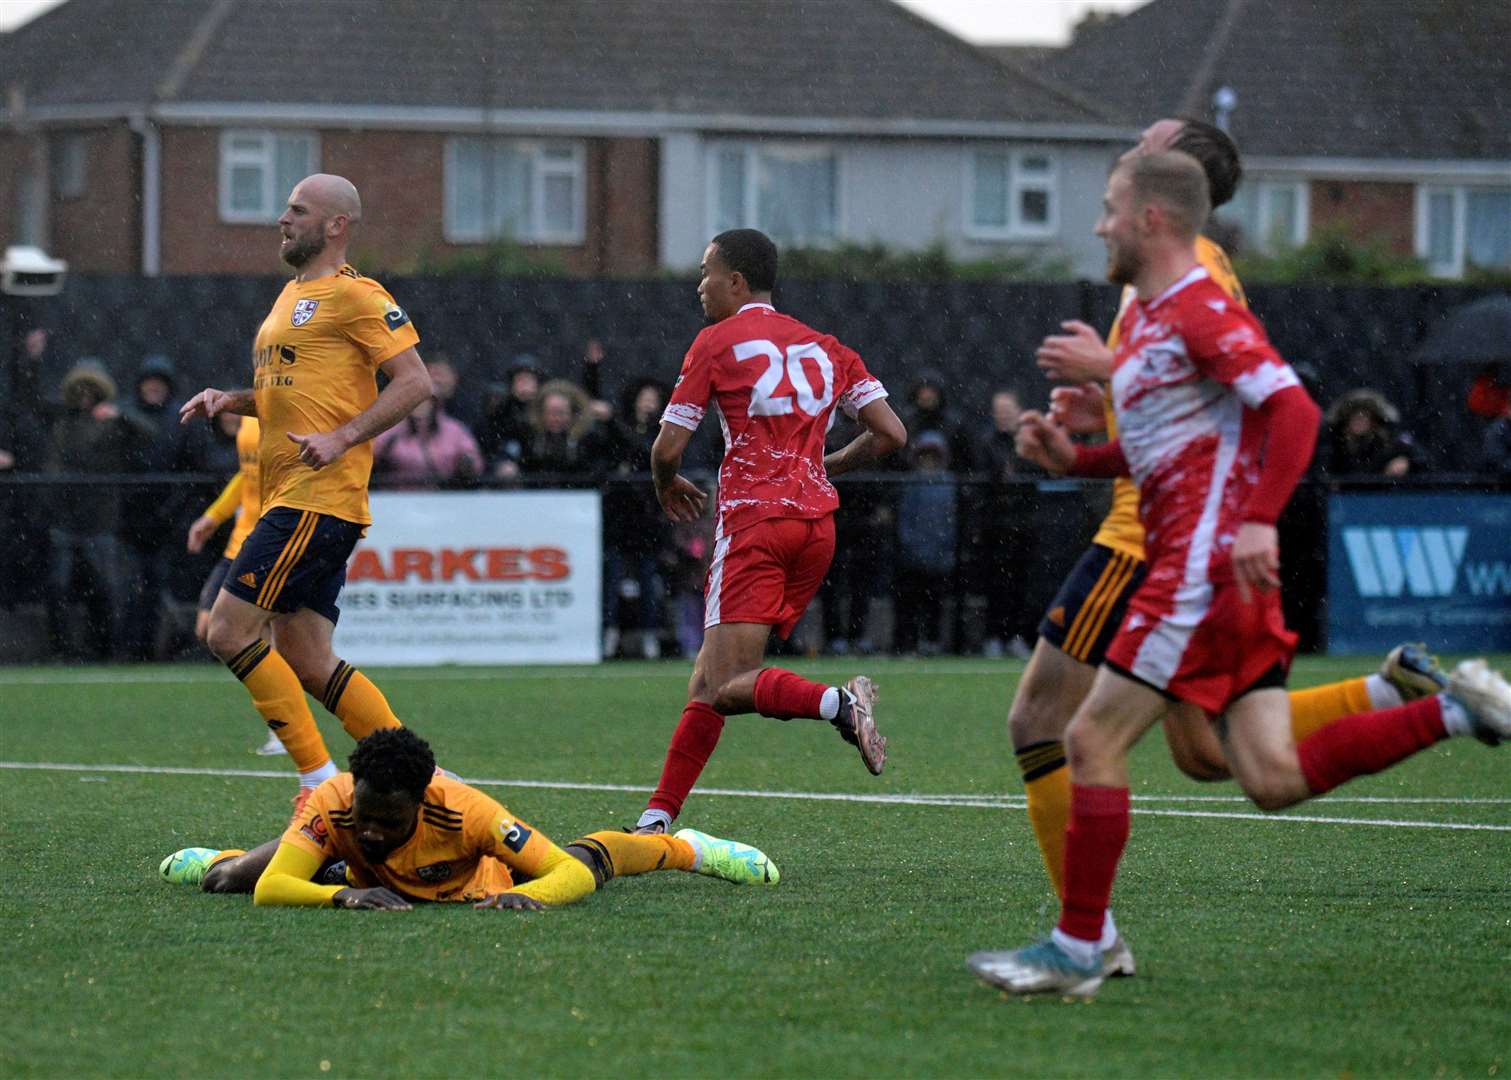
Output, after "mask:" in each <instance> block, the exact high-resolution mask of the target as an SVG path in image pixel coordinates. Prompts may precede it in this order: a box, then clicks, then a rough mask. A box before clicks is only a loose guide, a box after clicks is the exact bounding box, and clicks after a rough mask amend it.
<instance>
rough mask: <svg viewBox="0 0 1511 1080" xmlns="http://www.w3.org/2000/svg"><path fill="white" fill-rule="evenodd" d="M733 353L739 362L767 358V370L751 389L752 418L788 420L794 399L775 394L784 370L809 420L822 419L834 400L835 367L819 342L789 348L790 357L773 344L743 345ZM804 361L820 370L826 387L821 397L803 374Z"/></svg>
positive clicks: (763, 342) (764, 342)
mask: <svg viewBox="0 0 1511 1080" xmlns="http://www.w3.org/2000/svg"><path fill="white" fill-rule="evenodd" d="M734 353H735V359H736V360H751V359H754V358H756V357H758V356H764V357H765V358H766V370H765V371H764V372H763V373H762V374H761V377H760V378H759V379H757V380H756V384H755V385H754V386H753V387H751V388H750V410H749V412H750V415H751V416H787V415H788V414H790V413H791V412H792V397H793V395H791V394H781V395H776V394H775V391H776V388H777V387H778V386H779V385H781V382H782V369H783V368H784V367H785V368H786V370H787V378H788V379H789V380H790V381H791V382H792V389H793V390H794V391H795V392H796V396H797V404H798V408H800V409H802V410H803V411H804V412H805V413H807V414H808V415H809V416H821V415H822V414H823V412H824V410H825V409H827V408H828V407H829V403H830V402H832V401H833V400H834V364H833V363H832V362H831V361H830V360H829V354H828V353H826V352H824V350H823V348H822V347H820V346H819V344H818V343H817V342H814V343H812V344H809V345H789V346H787V355H786V356H785V357H783V355H782V350H781V349H778V348H777V347H776V345H775V344H773V343H772V342H770V341H765V340H759V341H742V342H740V343H739V344H738V345H736V346H735V348H734ZM805 359H808V360H812V361H813V362H814V364H816V365H817V366H818V372H819V375H820V376H821V377H822V378H823V383H824V386H823V391H824V392H823V393H822V394H821V395H817V396H815V395H814V393H813V384H812V383H810V382H809V381H808V373H807V372H806V371H804V370H803V361H804V360H805ZM784 361H785V363H784Z"/></svg>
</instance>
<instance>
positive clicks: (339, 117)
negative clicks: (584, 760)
mask: <svg viewBox="0 0 1511 1080" xmlns="http://www.w3.org/2000/svg"><path fill="white" fill-rule="evenodd" d="M0 84H3V89H4V95H5V96H4V98H3V99H0V105H3V108H4V111H3V112H0V242H3V243H17V242H29V243H36V244H38V245H40V246H42V247H44V248H46V249H47V250H48V251H49V252H50V253H52V254H54V255H56V256H58V257H61V258H65V259H67V260H68V261H69V263H70V264H71V265H72V266H73V267H74V268H75V269H78V270H84V271H141V272H145V273H148V274H156V273H230V272H249V271H251V272H256V271H259V270H270V271H271V270H275V269H276V254H275V252H276V246H275V245H274V244H272V243H271V242H270V240H269V235H270V225H271V223H272V222H273V221H274V219H275V218H276V217H277V215H278V213H279V212H280V211H281V209H282V206H283V202H284V199H285V197H286V195H287V192H288V190H289V188H290V186H291V185H292V183H293V182H294V181H295V180H297V179H298V178H299V177H300V176H303V175H305V174H307V173H309V172H313V171H316V170H320V171H327V172H337V173H342V174H344V175H346V176H349V177H350V178H351V179H352V180H353V181H354V182H356V184H357V185H358V187H359V188H360V189H361V191H362V193H363V198H364V203H365V207H366V210H367V214H366V223H365V225H364V228H363V231H362V233H361V235H360V237H359V242H358V248H357V252H358V255H359V257H360V258H361V259H362V260H363V262H364V264H365V265H369V266H372V267H375V268H377V267H382V268H387V269H413V268H415V267H417V266H423V265H436V264H438V263H444V262H445V261H446V260H448V259H456V258H458V257H462V256H465V255H467V254H468V253H469V252H471V253H476V252H478V251H481V250H485V249H486V247H487V245H489V244H490V243H495V242H498V241H502V240H508V241H510V242H512V243H516V244H520V245H524V246H525V247H527V248H529V249H531V250H534V251H539V252H544V253H548V254H549V255H550V256H552V257H553V258H554V259H556V260H558V261H559V262H560V263H561V264H563V265H564V266H565V267H566V268H568V269H569V270H570V271H572V272H575V273H582V274H592V275H611V276H613V275H644V274H647V273H654V272H657V271H659V270H661V269H663V268H674V269H684V268H687V267H690V266H694V265H696V263H697V260H698V256H699V254H700V253H701V250H702V245H703V243H704V242H705V240H706V238H707V237H708V236H709V235H710V234H711V233H712V232H714V231H717V229H719V228H725V227H730V226H734V225H753V226H757V227H761V228H765V229H767V230H768V231H770V232H772V233H773V234H774V235H776V236H777V237H778V238H779V239H780V240H782V241H783V242H785V243H788V244H793V243H802V244H814V245H827V244H833V243H840V242H847V241H854V242H863V243H869V242H876V241H879V242H883V243H886V244H888V245H890V246H893V247H896V248H903V249H907V248H922V247H926V246H929V245H931V244H943V245H944V246H946V247H947V248H948V249H949V250H950V251H951V252H953V253H954V254H956V255H958V256H961V257H981V256H990V255H998V254H1009V253H1011V254H1030V255H1036V256H1042V257H1044V258H1047V259H1059V260H1062V261H1065V262H1068V263H1070V264H1071V265H1073V266H1074V267H1075V268H1077V269H1078V270H1080V271H1081V272H1083V273H1088V274H1094V273H1096V272H1097V270H1098V268H1099V266H1100V262H1101V258H1102V255H1101V250H1100V247H1101V246H1100V244H1098V243H1097V242H1096V241H1095V240H1094V238H1092V237H1091V236H1090V227H1091V222H1092V220H1094V218H1095V215H1096V207H1097V203H1098V200H1099V198H1100V186H1101V178H1102V175H1103V173H1104V171H1105V167H1106V164H1107V162H1108V161H1109V160H1110V158H1111V156H1112V154H1113V153H1114V151H1115V149H1116V148H1117V147H1118V146H1119V145H1121V144H1123V143H1125V142H1126V141H1127V139H1128V138H1129V137H1130V136H1131V134H1132V132H1131V130H1130V129H1129V128H1128V126H1127V125H1125V124H1122V123H1119V122H1117V121H1115V120H1114V119H1113V118H1112V116H1111V114H1110V112H1109V111H1108V110H1106V109H1104V108H1103V107H1102V106H1099V105H1095V104H1092V103H1090V102H1089V101H1087V100H1086V99H1085V98H1084V97H1083V96H1082V95H1080V94H1079V93H1077V92H1075V91H1071V90H1064V89H1061V88H1059V87H1057V86H1055V85H1054V84H1052V83H1051V82H1049V81H1048V80H1046V79H1044V78H1042V77H1040V76H1037V75H1034V74H1030V73H1026V72H1023V71H1017V70H1008V69H1005V68H1003V67H1001V66H1000V65H998V64H996V63H993V62H992V61H991V60H990V59H989V58H987V57H985V56H984V55H982V54H981V53H979V52H978V51H977V50H975V49H973V48H971V47H970V46H968V45H966V44H965V43H963V42H961V41H959V40H958V39H956V38H954V37H952V36H951V35H949V34H947V33H945V32H944V31H942V30H939V29H938V28H937V27H934V26H933V25H931V24H929V23H927V22H925V21H924V20H922V19H920V18H918V17H916V16H914V15H912V14H911V13H909V12H907V11H906V10H904V9H902V8H900V7H898V6H897V5H895V4H893V3H890V2H889V0H825V2H824V3H812V2H806V0H704V2H700V3H682V2H679V0H614V2H612V3H608V2H599V0H428V2H421V0H341V2H340V3H334V2H322V3H308V2H296V0H68V2H67V3H64V4H62V5H61V6H59V7H57V8H54V9H52V10H50V11H48V12H47V13H45V14H44V15H42V16H40V17H39V18H37V19H35V20H34V21H32V22H31V23H28V24H26V25H25V26H23V27H21V28H20V29H18V30H17V31H15V32H13V33H11V34H9V35H6V36H5V37H4V38H3V39H0Z"/></svg>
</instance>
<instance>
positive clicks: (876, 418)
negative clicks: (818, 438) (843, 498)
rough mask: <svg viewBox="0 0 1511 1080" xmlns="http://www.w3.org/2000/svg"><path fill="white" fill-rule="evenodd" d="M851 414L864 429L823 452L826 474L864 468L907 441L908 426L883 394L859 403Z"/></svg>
mask: <svg viewBox="0 0 1511 1080" xmlns="http://www.w3.org/2000/svg"><path fill="white" fill-rule="evenodd" d="M855 417H856V419H857V420H859V421H860V422H861V424H862V426H864V427H865V429H866V430H865V431H862V432H861V433H860V434H859V435H857V436H856V437H855V438H853V439H851V440H850V441H849V442H848V443H846V444H845V445H844V446H842V447H840V448H839V449H838V450H836V451H834V453H832V454H825V455H824V471H825V472H827V473H828V474H829V475H830V476H842V475H844V474H845V473H847V472H853V471H854V470H856V469H862V468H865V467H866V466H867V465H869V464H871V462H873V461H878V460H880V459H881V458H884V457H886V456H887V455H888V454H890V453H893V452H894V451H897V450H901V449H902V448H903V447H904V446H906V445H908V429H907V428H906V427H904V426H903V422H902V421H901V420H900V419H898V416H897V414H896V413H895V412H893V411H892V406H890V405H888V404H887V403H886V400H885V399H884V398H878V399H877V400H875V401H873V402H870V403H869V404H867V405H864V406H862V408H861V410H860V411H859V412H858V413H856V414H855Z"/></svg>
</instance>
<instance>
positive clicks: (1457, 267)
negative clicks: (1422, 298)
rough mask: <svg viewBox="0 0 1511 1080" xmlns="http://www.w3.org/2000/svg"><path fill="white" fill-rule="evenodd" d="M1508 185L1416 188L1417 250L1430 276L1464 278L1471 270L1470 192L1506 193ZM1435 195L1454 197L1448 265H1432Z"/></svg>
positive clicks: (1431, 184)
mask: <svg viewBox="0 0 1511 1080" xmlns="http://www.w3.org/2000/svg"><path fill="white" fill-rule="evenodd" d="M1507 187H1511V185H1508V184H1434V183H1424V184H1418V185H1417V193H1416V213H1415V215H1414V216H1415V218H1416V221H1415V229H1414V232H1415V245H1414V246H1415V250H1416V254H1417V256H1418V257H1419V258H1421V259H1422V260H1423V261H1424V262H1426V263H1427V270H1428V272H1429V273H1431V274H1433V275H1435V276H1437V277H1445V278H1461V277H1463V276H1464V271H1465V270H1466V269H1467V268H1468V255H1469V236H1468V230H1469V193H1470V192H1471V191H1479V190H1487V191H1504V190H1506V188H1507ZM1434 195H1449V196H1452V198H1453V258H1452V259H1451V260H1450V261H1449V262H1447V263H1435V262H1432V261H1431V259H1432V254H1431V250H1430V248H1431V243H1432V233H1431V229H1430V227H1429V225H1430V222H1429V215H1428V211H1429V209H1430V208H1431V206H1432V197H1433V196H1434Z"/></svg>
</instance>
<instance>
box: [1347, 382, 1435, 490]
mask: <svg viewBox="0 0 1511 1080" xmlns="http://www.w3.org/2000/svg"><path fill="white" fill-rule="evenodd" d="M1400 422H1401V414H1400V412H1399V411H1398V410H1397V409H1396V407H1395V406H1394V405H1392V404H1391V403H1390V402H1389V401H1387V400H1386V399H1385V395H1384V394H1382V393H1380V392H1379V391H1378V390H1371V389H1369V388H1368V387H1361V388H1359V389H1358V390H1350V391H1349V392H1348V393H1346V394H1344V395H1343V396H1342V397H1340V398H1339V399H1338V400H1337V401H1335V402H1333V404H1332V407H1331V408H1330V409H1328V410H1327V433H1326V436H1325V438H1324V439H1323V443H1322V447H1321V458H1322V470H1323V472H1325V473H1326V474H1327V475H1329V476H1390V477H1402V476H1405V475H1406V474H1407V473H1412V472H1421V471H1422V470H1423V469H1424V468H1426V466H1427V455H1426V454H1425V453H1423V451H1422V448H1421V447H1420V446H1418V445H1417V443H1416V440H1415V439H1413V438H1412V437H1411V435H1410V433H1408V432H1405V431H1402V430H1401V429H1400V428H1399V426H1398V425H1399V424H1400Z"/></svg>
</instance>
